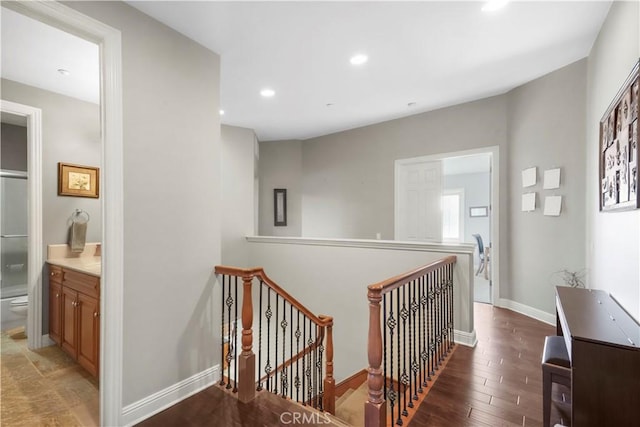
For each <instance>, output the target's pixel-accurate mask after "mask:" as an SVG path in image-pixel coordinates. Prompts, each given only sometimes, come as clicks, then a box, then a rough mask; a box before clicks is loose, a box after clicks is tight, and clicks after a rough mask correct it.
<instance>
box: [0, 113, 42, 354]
mask: <svg viewBox="0 0 640 427" xmlns="http://www.w3.org/2000/svg"><path fill="white" fill-rule="evenodd" d="M0 111H2V113H3V114H4V113H8V114H12V115H14V116H20V117H24V118H25V119H26V120H27V147H28V148H27V177H28V179H27V198H28V208H27V217H28V224H27V236H28V237H27V251H28V252H27V264H28V268H27V296H28V297H29V303H28V308H27V345H28V346H29V348H40V347H42V275H41V273H42V110H40V109H39V108H35V107H31V106H29V105H23V104H18V103H16V102H11V101H5V100H0Z"/></svg>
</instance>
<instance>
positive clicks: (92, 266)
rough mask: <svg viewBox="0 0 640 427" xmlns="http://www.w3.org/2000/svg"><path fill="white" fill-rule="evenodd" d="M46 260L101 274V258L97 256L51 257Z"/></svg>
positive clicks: (93, 273)
mask: <svg viewBox="0 0 640 427" xmlns="http://www.w3.org/2000/svg"><path fill="white" fill-rule="evenodd" d="M47 262H48V263H49V264H52V265H57V266H59V267H62V268H68V269H70V270H74V271H77V272H79V273H86V274H90V275H92V276H96V277H100V275H101V274H102V259H101V258H100V257H99V256H84V257H79V258H52V259H48V260H47Z"/></svg>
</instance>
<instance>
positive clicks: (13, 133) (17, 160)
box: [0, 123, 27, 171]
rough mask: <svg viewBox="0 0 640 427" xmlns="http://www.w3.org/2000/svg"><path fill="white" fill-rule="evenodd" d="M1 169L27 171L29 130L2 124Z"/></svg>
mask: <svg viewBox="0 0 640 427" xmlns="http://www.w3.org/2000/svg"><path fill="white" fill-rule="evenodd" d="M0 136H1V138H2V146H1V147H0V169H8V170H14V171H26V170H27V128H26V127H24V126H16V125H10V124H8V123H2V130H1V131H0Z"/></svg>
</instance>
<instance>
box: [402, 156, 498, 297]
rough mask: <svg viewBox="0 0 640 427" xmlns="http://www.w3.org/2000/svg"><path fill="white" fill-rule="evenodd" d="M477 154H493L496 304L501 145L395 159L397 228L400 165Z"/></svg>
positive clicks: (493, 256) (495, 295)
mask: <svg viewBox="0 0 640 427" xmlns="http://www.w3.org/2000/svg"><path fill="white" fill-rule="evenodd" d="M475 154H491V208H490V209H491V268H490V270H489V273H490V275H491V276H490V279H491V281H492V282H491V283H492V285H493V286H491V290H492V292H491V301H492V304H496V303H497V302H498V301H500V274H499V273H500V227H499V224H500V147H498V146H497V145H494V146H491V147H483V148H476V149H472V150H463V151H455V152H450V153H440V154H432V155H428V156H421V157H413V158H409V159H400V160H396V161H395V171H394V174H395V177H394V179H395V183H394V188H395V195H394V209H395V216H394V217H395V219H394V223H395V225H394V226H395V230H396V235H397V230H399V228H398V227H399V226H398V221H399V215H398V201H399V199H398V198H399V190H398V188H397V183H398V182H399V176H398V174H399V169H400V168H399V166H403V165H409V164H413V163H424V162H429V161H436V160H443V159H446V158H448V157H462V156H472V155H475Z"/></svg>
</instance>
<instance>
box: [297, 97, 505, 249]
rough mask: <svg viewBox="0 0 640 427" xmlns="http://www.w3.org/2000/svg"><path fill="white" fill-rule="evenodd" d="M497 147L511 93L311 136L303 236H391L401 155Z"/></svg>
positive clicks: (305, 160) (305, 162)
mask: <svg viewBox="0 0 640 427" xmlns="http://www.w3.org/2000/svg"><path fill="white" fill-rule="evenodd" d="M495 145H498V146H500V149H501V150H503V149H506V97H505V96H497V97H492V98H487V99H483V100H481V101H475V102H470V103H466V104H462V105H457V106H454V107H450V108H445V109H441V110H437V111H432V112H429V113H424V114H418V115H414V116H410V117H406V118H403V119H398V120H392V121H388V122H384V123H380V124H376V125H372V126H366V127H363V128H358V129H353V130H350V131H346V132H340V133H336V134H332V135H327V136H323V137H319V138H313V139H310V140H306V141H304V143H303V151H302V170H303V171H304V173H303V184H304V195H303V208H302V215H303V227H302V235H303V236H305V237H345V238H363V239H375V238H376V233H381V237H382V239H390V240H391V239H393V238H394V235H393V232H394V231H393V230H394V219H393V215H394V161H395V160H398V159H406V158H410V157H418V156H426V155H430V154H440V153H448V152H454V151H462V150H470V149H475V148H480V147H488V146H495Z"/></svg>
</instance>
